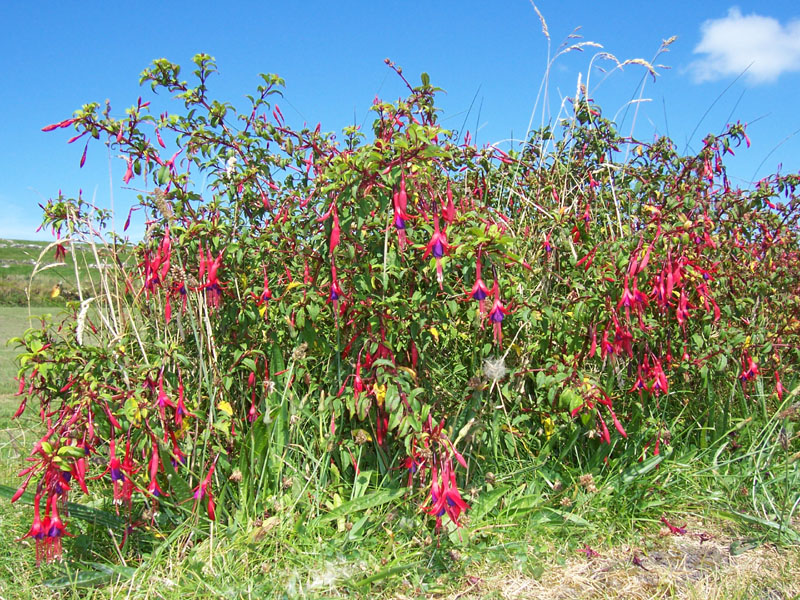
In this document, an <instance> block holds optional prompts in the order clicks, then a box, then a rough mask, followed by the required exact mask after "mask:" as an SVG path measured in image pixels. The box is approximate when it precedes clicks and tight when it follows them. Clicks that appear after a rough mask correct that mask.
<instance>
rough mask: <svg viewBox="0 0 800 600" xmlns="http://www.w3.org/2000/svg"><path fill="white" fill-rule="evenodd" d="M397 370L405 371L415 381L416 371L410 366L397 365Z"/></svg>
mask: <svg viewBox="0 0 800 600" xmlns="http://www.w3.org/2000/svg"><path fill="white" fill-rule="evenodd" d="M397 370H398V371H405V372H406V373H408V374H409V375H411V379H413V380H415V381H416V379H417V372H416V371H415V370H414V369H412V368H410V367H397Z"/></svg>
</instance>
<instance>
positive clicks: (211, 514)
mask: <svg viewBox="0 0 800 600" xmlns="http://www.w3.org/2000/svg"><path fill="white" fill-rule="evenodd" d="M216 464H217V459H216V458H215V459H214V462H212V463H211V467H209V469H208V474H206V476H205V478H204V479H203V481H201V482H200V485H198V486H197V487H196V488H194V495H193V497H194V505H195V508H196V507H197V503H198V502H200V501H201V500H202V499H203V498H204V497H205V496H208V505H207V508H208V518H209V519H211V520H212V521H213V520H214V519H215V517H216V513H215V504H214V496H213V495H212V493H211V478H212V477H213V476H214V467H215V466H216Z"/></svg>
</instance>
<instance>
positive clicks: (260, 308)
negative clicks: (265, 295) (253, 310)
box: [258, 304, 267, 317]
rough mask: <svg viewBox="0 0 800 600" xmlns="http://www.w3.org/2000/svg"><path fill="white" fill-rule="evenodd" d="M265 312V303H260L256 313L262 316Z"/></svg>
mask: <svg viewBox="0 0 800 600" xmlns="http://www.w3.org/2000/svg"><path fill="white" fill-rule="evenodd" d="M265 312H267V305H266V304H262V305H261V306H259V307H258V314H259V315H261V316H262V317H263V316H264V313H265Z"/></svg>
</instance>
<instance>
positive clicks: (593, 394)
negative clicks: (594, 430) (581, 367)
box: [570, 383, 628, 444]
mask: <svg viewBox="0 0 800 600" xmlns="http://www.w3.org/2000/svg"><path fill="white" fill-rule="evenodd" d="M584 387H585V393H584V395H583V398H584V401H583V403H582V404H580V405H579V406H576V407H575V408H574V409H573V410H572V411H571V412H570V416H571V417H573V418H575V416H576V415H577V414H578V413H579V412H580V411H582V410H583V409H584V408H588V409H590V410H593V411H595V417H596V418H597V422H598V423H599V424H600V434H601V439H602V440H603V441H604V442H605V443H606V444H610V443H611V433H610V432H609V430H608V426H607V425H606V422H605V420H604V419H603V416H602V415H601V414H600V408H599V407H598V406H597V405H600V406H604V407H605V408H606V410H607V411H608V414H609V415H611V420H612V421H613V423H614V427H615V428H616V430H617V431H618V432H619V434H620V435H621V436H622V437H624V438H627V437H628V434H627V432H626V431H625V428H624V427H623V426H622V423H620V420H619V419H618V418H617V415H616V413H615V412H614V406H613V403H612V401H611V398H609V397H608V396H607V395H606V393H605V392H604V391H603V390H601V389H600V388H598V387H597V386H596V385H593V384H591V383H586V384H585V386H584Z"/></svg>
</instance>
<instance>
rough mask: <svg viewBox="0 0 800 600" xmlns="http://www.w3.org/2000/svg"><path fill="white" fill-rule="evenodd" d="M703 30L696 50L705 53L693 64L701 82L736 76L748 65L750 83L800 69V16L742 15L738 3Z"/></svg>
mask: <svg viewBox="0 0 800 600" xmlns="http://www.w3.org/2000/svg"><path fill="white" fill-rule="evenodd" d="M700 31H701V33H702V38H701V40H700V43H699V44H697V46H696V47H695V49H694V53H695V54H701V55H703V56H702V57H701V58H699V59H698V60H696V61H694V62H692V63H691V65H690V66H689V69H690V71H691V72H692V75H693V77H694V80H695V81H696V82H698V83H701V82H704V81H714V80H717V79H722V78H726V77H732V76H733V77H736V76H738V75H739V74H740V73H742V72H744V71H745V69H747V71H746V72H745V77H746V78H747V80H748V81H749V82H750V83H752V84H760V83H771V82H773V81H775V80H776V79H777V78H778V77H779V76H780V75H782V74H783V73H788V72H792V71H800V19H792V20H790V21H788V22H787V23H785V24H781V23H780V21H778V20H777V19H774V18H773V17H763V16H761V15H757V14H750V15H742V13H741V11H740V10H739V9H738V8H736V7H734V8H731V9H730V10H729V11H728V16H726V17H723V18H721V19H709V20H708V21H706V22H704V23H703V24H702V25H701V27H700ZM748 67H749V68H748Z"/></svg>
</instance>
